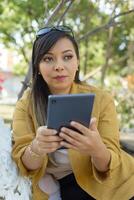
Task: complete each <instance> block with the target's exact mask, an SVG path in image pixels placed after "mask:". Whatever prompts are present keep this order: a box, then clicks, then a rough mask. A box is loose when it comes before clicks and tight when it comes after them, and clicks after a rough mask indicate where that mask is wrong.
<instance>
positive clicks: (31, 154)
mask: <svg viewBox="0 0 134 200" xmlns="http://www.w3.org/2000/svg"><path fill="white" fill-rule="evenodd" d="M27 149H28V152H29V154H30V156H31V157H32V158H33V159H35V160H36V159H42V158H43V157H44V156H45V155H41V154H39V153H37V152H35V150H34V149H33V142H32V143H31V144H30V145H29V146H28V147H27Z"/></svg>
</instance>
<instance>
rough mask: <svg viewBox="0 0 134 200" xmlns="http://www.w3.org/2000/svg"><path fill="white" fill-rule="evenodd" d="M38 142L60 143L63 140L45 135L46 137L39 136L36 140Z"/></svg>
mask: <svg viewBox="0 0 134 200" xmlns="http://www.w3.org/2000/svg"><path fill="white" fill-rule="evenodd" d="M37 140H38V141H41V142H60V141H62V140H63V139H62V138H61V137H59V136H52V135H49V136H48V135H47V136H44V135H43V136H42V135H41V136H40V137H38V138H37Z"/></svg>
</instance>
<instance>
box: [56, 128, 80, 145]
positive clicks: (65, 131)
mask: <svg viewBox="0 0 134 200" xmlns="http://www.w3.org/2000/svg"><path fill="white" fill-rule="evenodd" d="M59 136H60V137H61V138H63V139H65V140H67V141H68V140H69V139H71V138H72V139H74V140H75V141H79V142H82V141H83V135H82V134H80V133H78V132H76V131H74V130H72V129H69V128H65V127H63V128H61V132H60V133H59ZM70 137H71V138H70Z"/></svg>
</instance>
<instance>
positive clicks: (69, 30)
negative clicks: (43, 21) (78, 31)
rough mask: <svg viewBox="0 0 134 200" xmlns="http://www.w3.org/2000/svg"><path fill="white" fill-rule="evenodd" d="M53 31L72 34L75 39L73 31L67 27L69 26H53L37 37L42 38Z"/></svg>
mask: <svg viewBox="0 0 134 200" xmlns="http://www.w3.org/2000/svg"><path fill="white" fill-rule="evenodd" d="M52 30H58V31H63V32H65V33H68V34H70V35H71V36H72V37H74V34H73V31H72V29H71V28H69V27H67V26H53V27H46V28H42V29H40V30H39V31H38V32H37V34H36V36H37V37H40V36H42V35H45V34H47V33H49V32H50V31H52Z"/></svg>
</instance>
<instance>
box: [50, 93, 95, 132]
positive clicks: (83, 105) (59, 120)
mask: <svg viewBox="0 0 134 200" xmlns="http://www.w3.org/2000/svg"><path fill="white" fill-rule="evenodd" d="M94 98H95V94H91V93H82V94H66V95H49V97H48V108H47V127H48V128H51V129H56V130H57V131H58V132H59V130H60V128H61V127H69V128H71V127H70V122H71V121H77V122H79V123H81V124H83V125H85V126H86V127H89V123H90V119H91V114H92V109H93V103H94Z"/></svg>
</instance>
